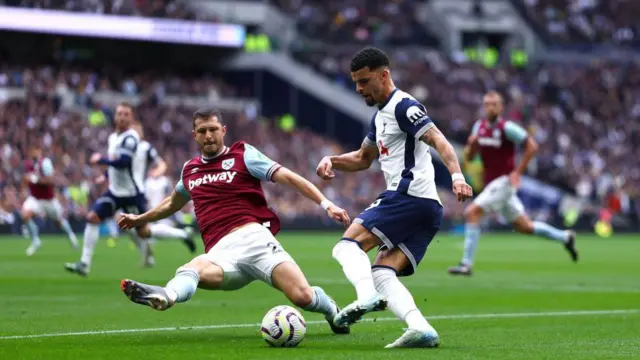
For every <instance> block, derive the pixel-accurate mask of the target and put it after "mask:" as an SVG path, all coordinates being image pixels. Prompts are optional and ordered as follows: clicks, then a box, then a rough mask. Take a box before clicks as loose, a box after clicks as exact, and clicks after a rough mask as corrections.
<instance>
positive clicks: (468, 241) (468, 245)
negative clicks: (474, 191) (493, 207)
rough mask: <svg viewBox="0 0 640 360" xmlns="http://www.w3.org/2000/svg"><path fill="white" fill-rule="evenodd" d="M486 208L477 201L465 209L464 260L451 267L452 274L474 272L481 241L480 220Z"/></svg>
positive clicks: (469, 273)
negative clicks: (475, 259)
mask: <svg viewBox="0 0 640 360" xmlns="http://www.w3.org/2000/svg"><path fill="white" fill-rule="evenodd" d="M483 216H484V210H483V208H482V207H480V206H479V205H478V204H476V203H472V204H470V205H469V206H468V207H467V208H466V209H465V211H464V219H465V225H464V251H463V253H462V260H461V261H460V264H458V265H457V266H454V267H451V268H449V273H450V274H452V275H471V274H472V273H473V269H472V266H473V259H474V258H475V256H476V249H477V248H478V241H480V233H481V230H480V221H482V217H483Z"/></svg>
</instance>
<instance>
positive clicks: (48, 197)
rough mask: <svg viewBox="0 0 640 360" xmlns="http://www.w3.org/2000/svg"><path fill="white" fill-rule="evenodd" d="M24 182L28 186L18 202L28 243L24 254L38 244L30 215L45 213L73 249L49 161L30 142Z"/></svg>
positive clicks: (75, 243)
mask: <svg viewBox="0 0 640 360" xmlns="http://www.w3.org/2000/svg"><path fill="white" fill-rule="evenodd" d="M25 170H26V171H25V175H24V182H25V183H26V184H27V186H28V188H29V196H28V197H27V199H26V200H25V202H24V204H23V205H22V221H23V222H24V224H25V225H26V229H27V232H28V235H29V237H30V238H31V245H29V247H28V248H27V256H31V255H33V254H35V252H36V251H38V249H39V248H40V246H42V242H41V240H40V236H39V235H38V225H37V224H36V223H35V221H34V220H33V217H34V216H39V217H45V218H49V219H51V220H53V221H55V223H56V225H58V227H59V228H60V229H62V230H63V231H64V232H65V233H67V237H68V238H69V241H70V242H71V246H73V248H74V249H76V248H77V247H78V240H77V239H76V234H74V233H73V230H72V229H71V225H69V222H68V221H67V218H66V217H65V216H64V214H63V210H62V206H61V205H60V202H59V201H58V199H57V198H56V194H55V189H54V185H53V172H54V169H53V162H52V161H51V159H49V158H47V157H44V156H43V155H42V148H41V147H40V146H38V145H34V146H32V147H31V148H30V149H29V159H28V160H27V161H26V162H25Z"/></svg>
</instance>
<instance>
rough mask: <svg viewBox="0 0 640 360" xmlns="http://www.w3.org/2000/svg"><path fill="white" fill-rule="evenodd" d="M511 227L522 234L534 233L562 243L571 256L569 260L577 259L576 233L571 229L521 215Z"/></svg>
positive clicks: (575, 260)
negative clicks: (558, 227)
mask: <svg viewBox="0 0 640 360" xmlns="http://www.w3.org/2000/svg"><path fill="white" fill-rule="evenodd" d="M513 227H514V228H515V229H516V230H517V231H518V232H520V233H523V234H534V235H538V236H540V237H543V238H545V239H549V240H553V241H556V242H559V243H561V244H563V245H564V248H565V250H566V251H567V252H568V253H569V256H571V260H573V261H574V262H577V261H578V249H577V248H576V233H575V232H573V231H571V230H560V229H557V228H555V227H553V226H551V225H549V224H546V223H543V222H541V221H531V219H529V217H528V216H526V215H521V216H519V217H518V218H517V219H516V220H515V221H514V222H513Z"/></svg>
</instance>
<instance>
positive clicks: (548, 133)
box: [295, 46, 640, 200]
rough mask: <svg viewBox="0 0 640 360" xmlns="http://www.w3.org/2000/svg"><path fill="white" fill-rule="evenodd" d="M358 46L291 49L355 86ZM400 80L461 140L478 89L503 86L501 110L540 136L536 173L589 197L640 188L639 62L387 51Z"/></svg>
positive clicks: (474, 113) (476, 112) (476, 109)
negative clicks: (522, 63)
mask: <svg viewBox="0 0 640 360" xmlns="http://www.w3.org/2000/svg"><path fill="white" fill-rule="evenodd" d="M356 50H357V48H352V47H348V46H345V47H343V48H339V47H336V48H335V49H334V50H332V51H330V52H327V51H301V52H297V53H295V56H296V57H297V58H298V59H299V60H300V61H304V62H306V63H308V64H310V65H311V66H312V67H314V68H315V69H316V70H318V71H320V72H322V73H324V74H326V75H327V76H328V77H330V78H331V79H333V80H334V81H336V82H337V83H339V84H342V85H344V86H347V87H352V86H353V85H352V83H351V80H350V79H349V62H350V58H351V56H352V55H353V53H354V51H356ZM389 56H390V57H391V60H392V77H393V79H394V81H395V83H396V85H397V86H399V87H401V88H402V89H404V90H405V91H408V92H409V93H411V94H413V95H414V96H415V97H416V98H417V99H418V100H420V101H422V102H423V103H424V104H425V105H426V106H427V109H428V111H429V114H430V115H431V117H432V118H433V119H434V120H435V122H436V123H437V124H438V126H439V127H440V128H442V129H443V130H444V133H445V134H446V135H447V136H448V137H450V138H452V139H454V140H456V141H457V142H459V143H462V144H463V143H465V142H466V137H467V136H468V134H469V131H470V129H471V127H472V125H473V122H474V121H475V120H476V119H478V118H480V117H481V113H480V107H481V100H482V94H483V93H484V92H485V91H487V90H490V89H495V90H498V91H500V92H501V93H502V94H503V95H504V96H505V100H506V110H505V114H506V116H507V117H509V118H510V119H513V120H516V121H519V122H520V123H522V124H523V125H524V126H525V127H527V128H528V129H529V130H530V131H531V133H532V134H533V135H534V136H535V138H536V139H537V140H538V142H539V143H540V151H539V154H538V156H537V158H536V160H535V162H534V166H532V167H531V168H530V173H531V174H532V175H534V176H536V177H538V178H541V179H543V180H546V181H549V182H551V183H553V184H555V185H559V186H561V187H562V188H565V189H567V190H569V191H575V192H577V193H579V194H580V195H581V196H584V197H586V198H589V199H594V200H595V199H598V198H603V197H604V196H606V195H607V194H608V193H609V192H611V191H615V190H624V191H625V192H626V193H627V194H630V195H631V196H633V197H637V196H639V195H640V159H638V158H637V157H636V156H633V155H634V154H638V153H639V152H640V141H638V139H640V63H607V62H594V63H592V64H589V65H584V66H580V65H576V64H570V65H562V64H556V63H544V64H539V65H537V66H535V67H531V68H529V69H527V70H521V69H516V68H513V67H510V66H498V67H495V68H485V67H484V66H482V65H480V64H477V63H472V62H468V61H466V59H465V57H464V55H463V54H456V55H454V56H452V57H446V56H445V55H443V54H442V53H440V52H436V51H428V52H423V51H416V50H413V51H412V50H403V49H396V50H394V51H391V52H389Z"/></svg>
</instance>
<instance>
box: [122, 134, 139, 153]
mask: <svg viewBox="0 0 640 360" xmlns="http://www.w3.org/2000/svg"><path fill="white" fill-rule="evenodd" d="M137 148H138V139H136V138H135V137H134V136H131V135H129V136H127V137H125V138H124V139H122V142H121V143H120V145H119V146H118V149H117V152H118V155H125V156H129V157H133V155H134V154H135V152H136V149H137Z"/></svg>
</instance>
